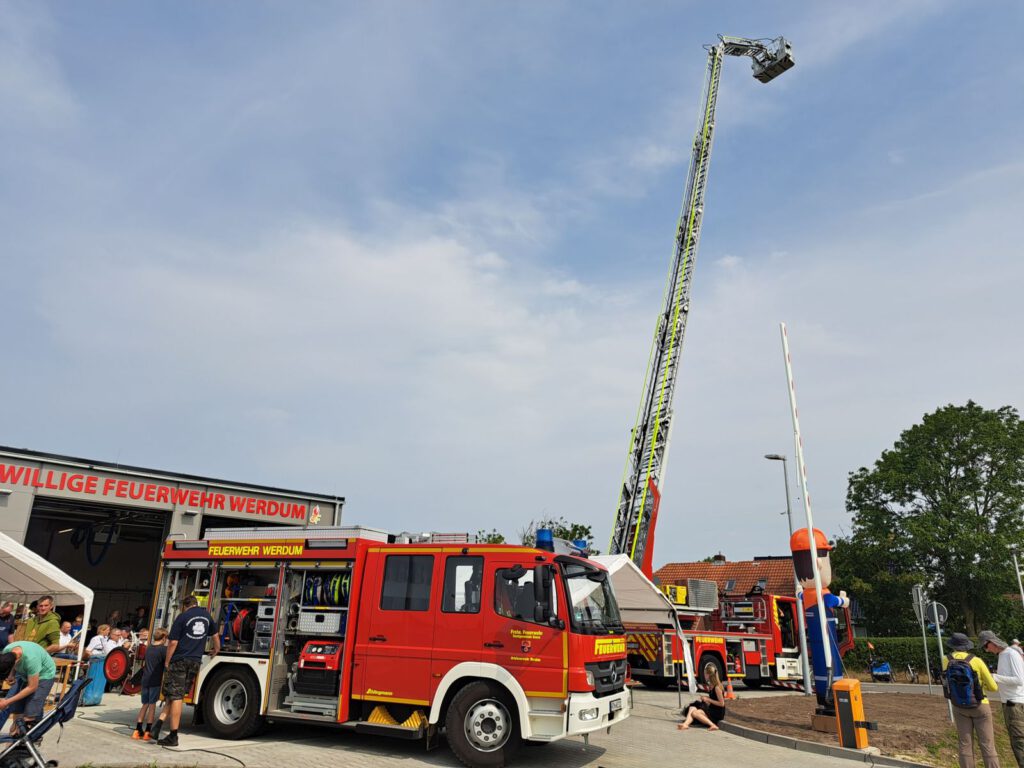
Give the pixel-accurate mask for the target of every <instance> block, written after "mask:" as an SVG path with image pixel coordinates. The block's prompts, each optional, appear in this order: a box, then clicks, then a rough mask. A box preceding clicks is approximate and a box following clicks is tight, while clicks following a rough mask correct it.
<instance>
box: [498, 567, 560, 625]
mask: <svg viewBox="0 0 1024 768" xmlns="http://www.w3.org/2000/svg"><path fill="white" fill-rule="evenodd" d="M517 567H518V566H517ZM511 576H512V569H509V568H502V569H500V570H498V572H497V573H496V574H495V575H494V612H495V613H497V614H498V615H499V616H505V617H506V618H509V619H518V620H520V621H530V622H533V621H535V620H534V613H533V609H534V606H535V605H537V601H536V600H535V599H534V596H533V570H532V569H526V570H522V571H521V573H520V574H519V578H511ZM553 593H554V590H552V594H553ZM552 599H554V598H553V597H552ZM556 610H557V609H556Z"/></svg>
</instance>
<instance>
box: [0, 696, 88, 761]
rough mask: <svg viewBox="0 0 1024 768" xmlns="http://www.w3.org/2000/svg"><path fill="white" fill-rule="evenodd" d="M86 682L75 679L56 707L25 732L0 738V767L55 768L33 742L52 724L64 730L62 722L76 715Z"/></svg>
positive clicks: (41, 736)
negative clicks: (1, 750) (1, 749)
mask: <svg viewBox="0 0 1024 768" xmlns="http://www.w3.org/2000/svg"><path fill="white" fill-rule="evenodd" d="M88 682H89V681H88V680H87V679H86V678H84V677H83V678H81V679H79V680H75V682H73V683H72V684H71V686H70V687H69V688H68V690H67V692H66V693H65V694H64V695H63V696H62V697H61V699H60V701H59V702H57V705H56V706H55V707H54V708H53V709H51V710H50V711H49V712H47V713H46V714H45V715H43V716H42V717H41V718H40V719H39V722H37V723H36V724H35V725H33V726H32V727H31V728H29V729H28V731H26V732H25V733H23V734H21V735H20V736H3V737H0V748H3V746H5V745H6V749H4V750H3V752H0V768H54V766H56V765H57V761H56V760H46V759H44V758H43V756H42V754H40V752H39V747H38V746H37V744H36V742H38V741H39V740H40V739H41V738H43V734H45V733H46V732H47V731H49V730H50V729H51V728H53V727H54V726H55V725H59V726H60V727H61V729H62V730H63V728H64V723H66V722H67V721H68V720H70V719H71V718H73V717H74V716H75V711H76V710H77V709H78V700H79V699H80V698H81V696H82V689H83V688H85V685H86V683H88Z"/></svg>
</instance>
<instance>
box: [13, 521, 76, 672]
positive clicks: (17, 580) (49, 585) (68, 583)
mask: <svg viewBox="0 0 1024 768" xmlns="http://www.w3.org/2000/svg"><path fill="white" fill-rule="evenodd" d="M43 595H52V596H53V599H54V601H55V602H56V603H57V604H58V605H60V604H62V603H63V604H68V603H72V604H76V603H83V604H84V605H85V609H84V610H83V612H82V621H83V626H88V624H89V614H90V613H91V612H92V600H93V593H92V590H91V589H89V588H88V587H87V586H85V585H84V584H82V583H81V582H79V581H76V580H75V579H73V578H71V577H70V576H68V575H67V574H66V573H64V571H62V570H61V569H60V568H58V567H57V566H55V565H53V564H52V563H50V562H48V561H46V560H44V559H43V558H42V557H40V556H39V555H37V554H36V553H35V552H33V551H32V550H31V549H28V548H27V547H25V546H23V545H21V544H19V543H18V542H16V541H15V540H14V539H12V538H11V537H10V536H7V535H6V534H3V533H0V600H11V601H13V602H31V601H33V600H37V599H39V598H40V597H42V596H43ZM84 645H85V644H84V643H79V644H78V653H79V658H81V653H82V649H83V647H84Z"/></svg>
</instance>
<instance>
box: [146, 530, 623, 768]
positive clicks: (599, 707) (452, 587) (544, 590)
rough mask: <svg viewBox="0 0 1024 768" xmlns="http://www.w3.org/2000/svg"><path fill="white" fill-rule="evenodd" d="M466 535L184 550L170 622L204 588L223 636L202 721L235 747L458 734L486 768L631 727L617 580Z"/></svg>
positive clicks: (203, 691)
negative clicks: (272, 728) (285, 740)
mask: <svg viewBox="0 0 1024 768" xmlns="http://www.w3.org/2000/svg"><path fill="white" fill-rule="evenodd" d="M459 538H461V539H462V540H461V541H459V540H458V539H459ZM468 538H469V537H466V536H465V535H460V534H455V535H451V534H449V535H444V534H438V535H422V536H408V535H405V536H398V537H396V536H393V535H389V534H387V533H386V532H384V531H380V530H376V529H372V528H364V527H344V528H302V529H282V528H235V529H211V530H209V531H207V532H206V534H205V535H204V536H203V537H202V538H200V539H193V540H188V539H180V538H172V539H168V540H167V542H166V543H165V547H164V552H163V556H162V558H161V565H160V573H159V578H158V586H157V592H156V597H155V605H154V607H153V611H152V613H151V615H152V616H153V617H154V627H156V626H164V627H170V625H171V622H172V621H173V620H174V618H175V617H176V616H177V614H178V612H179V610H180V606H181V601H182V599H183V598H184V597H185V596H187V595H189V594H193V595H195V596H196V597H197V598H199V601H200V603H201V604H202V605H203V606H205V607H206V608H207V610H209V612H210V614H211V615H212V616H213V617H214V620H215V621H216V624H217V627H218V631H219V632H220V637H221V648H222V650H221V652H220V653H219V654H218V655H216V656H215V657H213V658H210V657H209V656H206V657H204V659H203V663H202V666H201V668H200V672H199V675H198V676H197V678H196V682H195V686H194V688H193V690H192V692H191V694H190V696H189V697H187V698H186V702H188V703H192V704H194V705H195V707H196V709H195V712H196V718H197V720H198V721H199V722H200V723H205V725H206V726H207V727H208V728H209V729H210V730H211V731H212V732H213V734H215V735H216V736H220V737H223V738H229V739H244V738H247V737H249V736H252V735H253V734H255V733H256V732H257V731H258V730H260V729H261V728H262V727H263V726H264V724H266V723H273V722H278V721H279V722H301V723H305V724H316V723H319V724H323V725H328V726H335V727H341V728H345V729H351V730H355V731H357V732H360V733H371V734H380V735H386V736H394V737H399V738H405V739H421V740H423V741H424V742H425V744H426V745H427V747H428V748H429V747H432V746H434V745H436V744H437V742H438V740H439V737H440V736H442V735H443V736H445V737H446V739H447V742H448V745H449V746H450V748H451V750H452V751H453V752H454V753H455V755H456V757H458V759H459V760H460V761H462V762H463V763H464V764H465V765H467V766H472V767H473V768H477V767H479V768H484V767H485V766H502V765H505V764H506V762H507V761H508V760H509V759H510V758H511V757H512V755H514V754H515V752H516V751H517V749H518V748H519V746H520V745H521V744H522V743H524V742H529V743H534V744H546V743H550V742H552V741H557V740H559V739H562V738H565V737H567V736H584V737H586V736H587V735H588V734H590V733H592V732H594V731H597V730H602V729H606V728H609V727H610V726H611V725H613V724H618V723H620V722H621V721H623V720H625V719H626V718H627V717H629V713H630V697H629V692H628V690H627V689H626V687H625V678H626V640H625V635H624V629H623V626H622V624H621V622H620V620H619V612H618V607H617V603H616V600H615V594H614V591H613V589H612V585H611V581H610V580H609V579H608V574H607V571H606V570H605V569H604V568H603V567H602V566H601V565H599V564H596V563H594V562H591V561H590V560H588V559H587V558H586V557H584V556H582V553H580V552H578V551H576V550H571V549H570V550H568V551H565V552H556V551H548V550H546V549H537V548H530V547H524V546H513V545H493V544H475V543H470V542H469V541H468ZM414 539H419V540H418V541H417V540H414Z"/></svg>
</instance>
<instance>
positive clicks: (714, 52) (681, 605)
mask: <svg viewBox="0 0 1024 768" xmlns="http://www.w3.org/2000/svg"><path fill="white" fill-rule="evenodd" d="M718 40H719V41H718V43H716V44H714V45H709V46H706V48H707V51H708V60H707V70H706V72H705V78H704V91H703V99H702V105H701V113H700V122H699V124H698V126H697V133H696V136H695V137H694V140H693V154H692V156H691V160H690V168H689V173H688V175H687V179H686V191H685V195H684V197H683V205H682V210H681V212H680V215H679V221H678V224H677V228H676V239H675V250H674V253H673V258H672V262H671V265H670V268H669V277H668V285H667V287H666V289H665V297H664V309H663V310H662V312H661V314H660V315H659V317H658V323H657V327H656V329H655V333H654V341H653V343H652V345H651V354H650V360H649V362H648V366H647V372H646V376H645V379H644V390H643V398H642V400H641V401H640V407H639V409H638V411H637V418H636V423H635V426H634V427H633V431H632V435H631V443H630V450H629V455H628V458H627V461H626V468H625V471H624V473H623V479H622V485H621V492H620V497H619V504H618V509H617V510H616V514H615V521H614V524H613V526H612V538H611V544H610V546H609V553H610V554H611V555H626V556H628V557H629V559H630V560H631V561H632V562H633V563H634V564H635V565H636V566H637V567H638V568H639V570H640V571H641V572H642V573H643V575H644V576H646V577H647V579H651V578H652V575H653V570H654V569H653V556H654V530H655V525H656V523H657V518H658V506H659V503H660V501H661V495H662V493H663V491H664V485H665V469H666V465H667V462H668V449H669V440H670V438H671V435H672V427H673V423H674V418H673V416H674V414H673V410H672V401H673V398H674V396H675V390H676V381H677V379H678V374H679V363H680V359H681V353H682V348H683V337H684V335H685V333H686V323H687V320H688V318H689V313H690V293H691V288H692V285H693V272H694V267H695V266H696V260H697V246H698V244H699V242H700V233H701V223H702V220H703V215H704V198H705V193H706V192H707V183H708V169H709V167H710V164H711V148H712V143H713V138H714V132H715V108H716V106H717V104H718V87H719V83H720V81H721V76H722V63H723V61H724V59H725V57H726V56H746V57H749V58H750V59H751V67H752V69H753V75H754V77H755V78H756V79H757V80H759V81H761V82H762V83H768V82H771V81H772V80H774V79H775V78H776V77H778V76H779V75H780V74H782V73H783V72H785V71H786V70H787V69H790V68H791V67H792V66H793V63H794V62H793V52H792V48H791V47H790V44H789V42H788V41H786V40H785V38H782V37H778V38H775V39H760V40H750V39H747V38H740V37H723V36H720V37H719V39H718ZM623 572H625V571H623ZM614 579H615V577H614V575H613V581H614ZM622 591H623V592H624V593H625V592H626V590H622ZM665 592H666V594H667V595H668V596H669V599H670V600H671V601H672V602H673V604H674V605H675V607H676V617H675V618H676V622H675V625H674V626H672V625H659V624H649V625H639V624H637V625H632V626H630V625H629V624H627V627H626V629H627V635H626V638H627V656H628V660H629V663H630V667H631V670H632V674H633V676H634V677H635V678H636V679H638V680H640V681H642V682H644V684H645V685H648V686H651V687H664V686H667V685H669V684H672V683H674V682H677V681H678V679H679V678H678V677H677V675H678V672H679V664H680V662H681V661H682V660H683V658H684V652H683V645H684V643H683V642H682V641H683V638H684V636H685V637H686V638H688V641H689V644H690V645H691V646H692V652H693V655H692V657H690V658H692V659H694V660H696V665H695V666H696V670H695V672H696V675H697V677H698V679H701V680H702V679H703V678H704V675H705V669H706V668H707V667H708V666H709V665H710V666H713V667H716V668H717V670H718V673H719V677H720V679H722V680H725V679H726V678H727V677H728V678H736V679H741V680H743V681H744V682H745V683H747V685H749V686H751V687H756V686H759V685H761V684H764V683H770V684H773V685H781V686H785V687H794V688H796V687H799V686H800V681H801V669H800V659H799V650H798V648H797V647H796V645H797V643H796V639H795V638H796V633H795V625H796V619H797V606H796V600H795V599H794V598H793V597H787V596H776V595H770V594H765V593H764V592H763V590H760V588H758V587H755V588H754V589H753V590H752V591H751V592H750V593H747V594H738V595H730V594H725V595H722V596H721V599H719V595H718V590H717V586H716V585H715V584H714V583H713V582H704V581H702V580H699V579H691V580H689V583H688V584H686V585H669V586H667V587H666V589H665ZM622 607H623V608H624V609H627V610H628V608H629V606H627V605H623V606H622Z"/></svg>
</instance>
